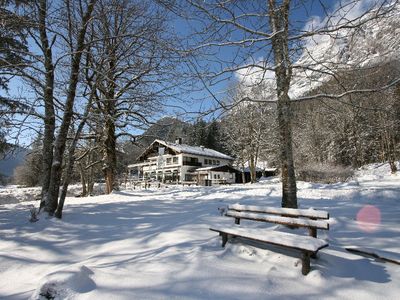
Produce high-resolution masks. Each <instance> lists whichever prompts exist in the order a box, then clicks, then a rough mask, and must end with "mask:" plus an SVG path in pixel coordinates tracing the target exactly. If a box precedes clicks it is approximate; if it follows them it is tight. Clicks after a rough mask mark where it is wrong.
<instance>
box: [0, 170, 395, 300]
mask: <svg viewBox="0 0 400 300" xmlns="http://www.w3.org/2000/svg"><path fill="white" fill-rule="evenodd" d="M298 186H299V193H298V194H299V203H300V206H301V207H302V208H308V207H314V208H316V209H323V210H327V211H329V213H330V215H331V218H330V230H329V231H322V230H320V231H319V234H318V235H319V236H320V237H321V238H323V239H326V240H327V241H328V242H329V247H328V248H326V249H323V250H321V251H320V252H319V258H318V259H316V260H312V262H311V272H310V273H309V274H308V275H307V276H303V275H301V263H299V254H298V253H296V252H292V251H288V250H284V249H280V248H276V247H271V246H262V247H261V248H259V247H255V246H254V245H249V244H245V243H243V241H240V240H239V239H238V240H236V241H232V242H230V243H228V244H227V246H226V248H225V249H223V248H221V241H220V237H218V235H217V234H216V233H215V232H211V231H210V230H209V229H208V228H209V227H210V226H211V225H217V224H220V223H224V224H227V225H232V224H233V220H232V219H230V218H227V217H224V216H221V215H220V213H219V210H218V208H222V207H226V205H228V204H231V203H236V202H239V203H243V204H258V205H270V206H279V204H280V191H281V185H280V183H279V180H278V179H277V178H274V179H271V180H267V181H263V182H262V183H259V184H254V185H250V184H249V185H232V186H221V187H180V186H176V187H170V188H166V189H160V190H135V191H124V192H119V193H115V194H112V195H109V196H96V197H89V198H67V201H66V208H65V216H64V219H63V220H62V221H60V220H58V219H48V218H46V217H45V216H41V220H40V221H38V222H37V223H29V222H28V218H29V210H28V205H29V204H30V203H29V202H26V203H19V204H4V205H0V220H1V221H0V270H1V271H0V298H1V299H27V298H29V297H31V299H45V296H48V297H50V296H55V299H171V298H175V299H398V295H399V294H400V286H399V284H398V283H399V282H400V268H399V265H396V264H393V263H384V262H382V261H378V260H375V259H373V258H368V257H364V256H360V255H356V254H352V253H350V252H347V251H345V249H344V247H345V246H358V247H368V248H373V249H377V250H380V251H382V252H384V253H385V254H386V255H390V256H391V257H397V258H398V257H399V255H400V239H399V236H400V226H399V225H400V224H399V220H400V205H399V204H400V203H399V201H400V180H399V175H391V174H390V171H389V168H388V166H387V165H373V166H368V167H366V168H364V169H361V170H359V171H358V175H357V178H356V179H355V180H353V181H351V182H348V183H341V184H334V185H323V184H311V183H305V182H299V185H298ZM36 205H37V203H36ZM371 207H372V208H374V210H375V211H378V212H379V216H380V218H379V220H378V219H374V220H373V221H372V223H371V220H370V221H369V223H366V222H365V221H368V218H367V219H363V218H362V217H361V216H362V214H361V213H360V212H362V211H364V210H365V209H369V208H371ZM364 216H365V214H364ZM367 217H368V215H367ZM362 221H364V222H362ZM368 224H369V225H368ZM242 225H243V226H249V227H254V226H257V227H259V228H265V230H283V231H290V229H287V228H284V227H282V226H277V225H275V226H268V225H267V224H264V223H257V224H255V223H252V222H250V221H247V222H245V221H243V224H242ZM366 225H367V226H366ZM301 233H304V234H305V232H304V231H302V232H300V234H301Z"/></svg>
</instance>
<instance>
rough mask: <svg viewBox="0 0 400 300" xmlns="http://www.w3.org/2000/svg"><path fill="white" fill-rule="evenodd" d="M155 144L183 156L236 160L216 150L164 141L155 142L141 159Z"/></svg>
mask: <svg viewBox="0 0 400 300" xmlns="http://www.w3.org/2000/svg"><path fill="white" fill-rule="evenodd" d="M155 143H158V144H160V145H163V146H165V147H167V148H170V149H171V150H173V151H174V152H177V153H182V154H192V155H199V156H207V157H214V158H220V159H227V160H234V159H233V158H232V157H231V156H229V155H226V154H224V153H221V152H219V151H216V150H214V149H210V148H205V147H198V146H189V145H186V144H175V143H170V142H166V141H162V140H154V142H153V143H151V145H150V146H149V147H148V148H147V149H146V150H145V151H144V152H143V153H142V154H141V155H140V156H139V159H140V158H141V157H142V156H143V155H145V154H146V153H148V151H149V150H151V149H153V145H154V144H155Z"/></svg>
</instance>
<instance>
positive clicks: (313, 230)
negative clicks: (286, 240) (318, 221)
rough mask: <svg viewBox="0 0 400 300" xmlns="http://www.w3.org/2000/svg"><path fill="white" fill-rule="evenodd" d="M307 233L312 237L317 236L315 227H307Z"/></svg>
mask: <svg viewBox="0 0 400 300" xmlns="http://www.w3.org/2000/svg"><path fill="white" fill-rule="evenodd" d="M308 235H309V236H312V237H315V238H316V237H317V228H308Z"/></svg>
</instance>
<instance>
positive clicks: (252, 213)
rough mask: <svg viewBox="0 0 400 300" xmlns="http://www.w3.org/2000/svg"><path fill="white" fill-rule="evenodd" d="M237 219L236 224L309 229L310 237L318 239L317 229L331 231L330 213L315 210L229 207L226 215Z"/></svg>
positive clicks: (238, 205) (247, 206)
mask: <svg viewBox="0 0 400 300" xmlns="http://www.w3.org/2000/svg"><path fill="white" fill-rule="evenodd" d="M225 215H226V216H227V217H233V218H235V224H240V219H246V220H252V221H261V222H268V223H275V224H281V225H288V226H293V227H306V228H308V231H309V235H310V236H312V237H315V238H316V237H317V229H324V230H329V223H328V222H327V221H326V220H328V219H329V213H328V212H326V211H322V210H315V209H312V208H310V209H296V208H282V207H267V206H255V205H241V204H233V205H229V206H228V210H227V212H226V214H225Z"/></svg>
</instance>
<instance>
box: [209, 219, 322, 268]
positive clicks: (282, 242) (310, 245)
mask: <svg viewBox="0 0 400 300" xmlns="http://www.w3.org/2000/svg"><path fill="white" fill-rule="evenodd" d="M210 230H212V231H216V232H219V234H220V235H221V236H222V247H225V244H226V243H227V241H228V237H229V236H232V237H241V238H246V239H250V240H254V241H258V242H263V243H267V244H272V245H277V246H281V247H286V248H291V249H296V250H300V251H301V252H302V257H301V261H302V274H303V275H306V274H308V272H309V271H310V256H311V255H315V254H316V253H317V252H318V251H319V250H320V249H322V248H325V247H327V246H328V243H327V242H326V241H324V240H321V239H317V238H314V237H310V236H301V235H297V234H292V233H286V232H278V231H268V230H265V229H256V228H241V227H234V228H229V227H222V226H221V227H211V228H210Z"/></svg>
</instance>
